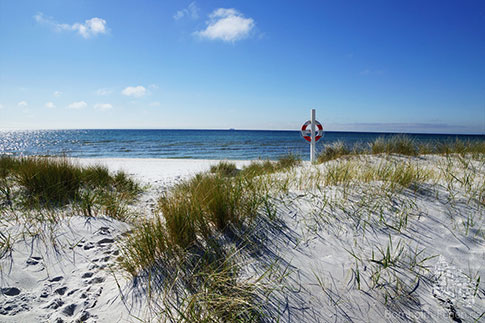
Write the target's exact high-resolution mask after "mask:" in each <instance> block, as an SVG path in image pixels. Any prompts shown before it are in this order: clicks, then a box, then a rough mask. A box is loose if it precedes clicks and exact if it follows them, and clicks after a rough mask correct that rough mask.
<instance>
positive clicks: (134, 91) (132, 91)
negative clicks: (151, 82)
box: [121, 85, 147, 98]
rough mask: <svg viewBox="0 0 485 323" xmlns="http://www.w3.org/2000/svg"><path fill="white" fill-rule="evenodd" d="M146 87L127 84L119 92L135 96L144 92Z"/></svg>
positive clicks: (140, 95) (142, 94) (139, 95)
mask: <svg viewBox="0 0 485 323" xmlns="http://www.w3.org/2000/svg"><path fill="white" fill-rule="evenodd" d="M146 92H147V89H145V87H143V86H141V85H138V86H128V87H126V88H125V89H123V91H121V94H123V95H126V96H132V97H135V98H139V97H142V96H144V95H145V94H146Z"/></svg>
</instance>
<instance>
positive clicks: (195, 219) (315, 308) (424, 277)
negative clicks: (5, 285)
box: [0, 136, 485, 322]
mask: <svg viewBox="0 0 485 323" xmlns="http://www.w3.org/2000/svg"><path fill="white" fill-rule="evenodd" d="M318 160H319V164H316V165H310V164H309V163H303V162H302V161H300V160H299V159H298V158H297V157H295V156H286V157H283V158H281V159H280V160H278V161H254V162H252V163H251V164H249V165H247V166H245V167H242V168H237V167H236V165H235V164H234V163H231V162H226V161H223V162H220V163H219V164H217V165H214V166H212V167H211V169H210V171H208V172H204V173H200V174H198V175H196V176H195V177H192V178H189V179H187V180H183V181H181V182H179V183H178V184H176V185H174V186H173V187H170V188H169V189H168V190H165V191H164V192H163V193H162V194H161V195H160V196H158V198H157V204H156V206H155V208H154V210H153V211H152V212H147V211H146V210H144V209H143V208H144V207H145V206H144V205H140V203H139V202H136V201H137V199H138V198H139V197H140V195H142V193H143V190H142V188H141V186H140V184H137V183H136V182H135V181H133V180H132V179H130V178H129V177H128V176H127V175H126V174H125V173H123V172H118V173H115V174H112V173H110V172H109V171H108V169H107V168H106V167H102V166H91V167H81V166H78V165H76V164H75V163H74V162H72V161H70V160H68V159H66V158H41V157H23V158H14V157H8V156H3V157H1V158H0V203H1V209H0V210H1V223H2V226H7V223H9V222H12V221H13V222H15V221H21V222H24V223H30V224H29V225H25V227H26V228H28V230H27V231H29V232H34V231H33V230H32V227H33V223H45V222H46V221H47V222H49V221H51V222H53V223H57V222H58V221H59V219H60V218H62V217H67V216H72V215H80V216H83V217H98V216H105V217H110V218H114V219H116V220H119V221H122V222H126V223H129V226H130V229H129V230H128V231H126V232H123V234H122V235H120V238H119V239H118V241H117V242H116V248H117V251H116V254H117V257H116V262H114V263H113V264H112V266H110V267H109V268H110V269H109V270H110V271H111V272H113V275H115V274H114V273H115V272H117V273H123V274H124V275H125V277H126V279H127V281H128V282H132V283H133V284H135V283H134V282H136V286H137V288H138V289H141V290H142V291H143V293H142V294H143V295H145V297H146V301H147V303H148V308H149V309H150V311H149V313H150V317H149V318H147V317H146V316H142V315H141V314H135V313H132V314H131V315H133V318H134V319H135V320H138V319H140V320H142V321H143V320H152V321H153V320H156V321H163V322H274V321H282V322H290V321H318V320H322V321H329V320H331V321H349V320H350V321H353V320H355V321H368V320H377V321H382V320H390V321H397V322H400V321H402V322H405V321H409V320H414V321H418V322H424V321H441V318H443V317H444V318H446V319H451V320H453V321H457V322H459V321H474V320H475V321H480V319H482V318H483V317H484V316H485V303H484V300H483V299H485V289H484V288H483V285H482V283H481V276H482V275H483V274H485V272H484V269H483V268H485V267H484V265H485V264H484V263H483V259H481V260H480V258H479V257H480V254H481V253H482V252H483V250H482V249H481V248H483V245H484V244H485V227H484V225H485V142H484V141H479V142H461V141H455V142H450V143H440V144H436V145H423V144H419V143H416V142H414V141H413V140H411V139H409V138H408V137H404V136H397V137H392V138H390V139H382V138H379V139H377V140H376V141H374V142H373V143H370V144H369V145H366V146H363V145H356V146H354V147H346V146H345V145H344V144H342V143H340V142H339V143H336V144H333V145H331V146H328V147H326V149H325V150H324V151H323V152H322V153H321V154H320V156H319V158H318ZM137 203H138V204H137ZM147 213H149V214H147ZM0 233H1V234H0V259H1V258H3V259H5V258H8V257H9V256H11V252H12V250H13V248H14V245H15V243H16V241H18V239H19V238H20V237H19V235H17V236H13V235H10V234H9V233H8V231H3V230H2V231H1V232H0ZM477 257H478V258H477ZM457 259H458V261H457ZM477 259H478V260H477ZM450 275H451V276H450ZM450 277H451V278H450ZM116 282H117V284H119V283H118V279H117V280H116ZM128 284H129V283H128ZM450 284H452V285H453V284H455V285H457V286H460V287H459V290H458V291H457V290H453V293H451V292H450V290H449V288H450V287H449V286H450ZM118 288H119V289H120V292H121V287H120V286H119V285H118ZM450 293H451V294H450ZM122 298H123V300H125V298H124V297H122ZM289 308H291V309H292V310H291V311H290V310H289ZM440 315H443V316H440Z"/></svg>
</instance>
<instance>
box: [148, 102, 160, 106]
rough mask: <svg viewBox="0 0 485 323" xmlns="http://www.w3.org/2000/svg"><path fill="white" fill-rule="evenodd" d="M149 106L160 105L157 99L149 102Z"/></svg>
mask: <svg viewBox="0 0 485 323" xmlns="http://www.w3.org/2000/svg"><path fill="white" fill-rule="evenodd" d="M150 106H151V107H159V106H160V102H158V101H154V102H150Z"/></svg>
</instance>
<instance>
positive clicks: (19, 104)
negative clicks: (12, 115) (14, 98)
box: [17, 101, 29, 108]
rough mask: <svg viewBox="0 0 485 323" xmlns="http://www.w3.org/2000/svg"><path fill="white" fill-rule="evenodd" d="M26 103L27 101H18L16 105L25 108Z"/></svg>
mask: <svg viewBox="0 0 485 323" xmlns="http://www.w3.org/2000/svg"><path fill="white" fill-rule="evenodd" d="M28 105H29V104H28V103H27V101H20V102H19V103H17V106H18V107H21V108H25V107H26V106H28Z"/></svg>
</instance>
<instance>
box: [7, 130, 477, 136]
mask: <svg viewBox="0 0 485 323" xmlns="http://www.w3.org/2000/svg"><path fill="white" fill-rule="evenodd" d="M66 130H172V131H186V130H192V131H281V132H283V131H295V132H299V131H300V130H299V129H248V128H0V132H4V131H66ZM324 132H345V133H375V134H379V133H380V134H410V135H461V136H485V131H484V132H468V133H465V132H419V131H417V132H416V131H371V130H367V131H364V130H324Z"/></svg>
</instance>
